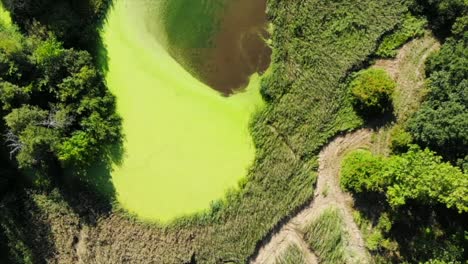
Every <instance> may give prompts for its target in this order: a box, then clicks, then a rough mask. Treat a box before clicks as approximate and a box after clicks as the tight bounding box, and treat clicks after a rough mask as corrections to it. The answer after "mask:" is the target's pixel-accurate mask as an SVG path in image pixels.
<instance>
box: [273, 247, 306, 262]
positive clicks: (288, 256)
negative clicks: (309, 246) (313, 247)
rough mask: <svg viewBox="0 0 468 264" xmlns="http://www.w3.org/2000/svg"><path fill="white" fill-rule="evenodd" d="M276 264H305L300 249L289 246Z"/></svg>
mask: <svg viewBox="0 0 468 264" xmlns="http://www.w3.org/2000/svg"><path fill="white" fill-rule="evenodd" d="M275 263H276V264H305V263H306V262H305V258H304V255H303V253H302V251H301V249H300V248H299V247H298V246H296V245H291V246H289V247H288V248H287V249H286V250H285V252H284V253H283V255H281V257H279V258H278V259H277V260H276V262H275Z"/></svg>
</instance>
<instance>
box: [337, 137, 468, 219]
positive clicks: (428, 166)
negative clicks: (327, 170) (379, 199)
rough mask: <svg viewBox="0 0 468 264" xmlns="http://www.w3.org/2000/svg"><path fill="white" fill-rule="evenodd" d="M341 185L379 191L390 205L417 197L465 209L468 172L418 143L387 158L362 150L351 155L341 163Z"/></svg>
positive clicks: (466, 204)
mask: <svg viewBox="0 0 468 264" xmlns="http://www.w3.org/2000/svg"><path fill="white" fill-rule="evenodd" d="M341 185H342V187H343V188H344V189H346V190H349V191H353V192H355V193H362V192H382V193H384V194H385V196H386V197H387V201H388V203H389V204H390V205H391V206H392V207H398V206H402V205H405V204H406V202H407V201H408V200H417V201H418V202H419V203H422V204H427V205H431V204H436V203H441V204H444V205H446V206H447V207H448V208H454V209H457V210H458V211H459V212H460V213H461V212H468V174H466V173H465V174H464V173H462V171H461V170H460V169H459V168H457V167H453V166H452V165H450V164H449V163H444V162H442V158H441V157H440V156H436V155H435V154H434V153H433V152H431V151H430V150H428V149H425V150H421V149H419V148H418V147H417V146H413V147H412V148H410V150H409V151H408V152H406V153H404V154H402V155H398V156H397V155H395V156H391V157H390V158H384V157H379V156H373V155H372V153H370V152H368V151H364V150H360V151H357V152H354V153H352V154H350V155H349V156H348V157H347V158H346V159H345V160H344V162H343V170H342V177H341Z"/></svg>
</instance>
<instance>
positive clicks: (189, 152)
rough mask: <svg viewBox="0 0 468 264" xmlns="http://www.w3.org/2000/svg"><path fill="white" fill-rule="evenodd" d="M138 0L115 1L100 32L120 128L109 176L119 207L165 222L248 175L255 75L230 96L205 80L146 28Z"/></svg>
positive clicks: (256, 99) (255, 101)
mask: <svg viewBox="0 0 468 264" xmlns="http://www.w3.org/2000/svg"><path fill="white" fill-rule="evenodd" d="M136 2H138V1H132V0H119V1H115V4H114V7H113V8H112V10H111V11H110V13H109V15H108V20H107V23H106V25H105V26H104V29H103V32H102V38H103V42H104V44H105V46H106V48H107V54H108V58H109V60H108V67H109V68H108V73H107V77H106V79H107V82H108V87H109V88H110V89H111V91H112V92H113V93H114V94H115V95H116V97H117V109H118V112H119V114H120V115H121V116H122V118H123V132H124V134H125V143H124V149H125V153H124V159H123V163H122V164H121V165H119V166H117V165H116V166H115V167H114V171H113V172H112V179H113V183H114V186H115V189H116V192H117V199H118V201H119V202H120V204H121V205H122V206H123V207H124V208H125V209H127V210H129V211H130V212H132V213H135V214H136V215H138V216H139V217H141V218H143V219H150V220H159V221H163V222H164V221H168V220H171V219H173V218H174V217H179V216H183V215H186V214H190V213H194V212H197V211H200V210H203V209H206V208H208V207H209V204H210V202H211V201H213V200H216V199H220V198H222V197H223V194H224V192H225V191H226V190H227V189H229V188H233V187H235V186H236V183H237V182H238V181H239V179H240V178H242V177H244V176H245V175H246V173H247V169H248V167H249V166H250V164H251V163H252V161H253V159H254V156H255V148H254V146H253V142H252V139H251V136H250V134H249V129H248V125H249V120H250V118H251V116H252V114H253V112H255V111H256V110H258V108H260V107H261V105H262V104H263V102H262V99H261V96H260V94H259V91H258V89H259V79H260V78H259V77H258V76H253V77H252V79H251V82H250V85H249V87H248V88H247V90H246V91H245V92H243V93H238V94H236V95H233V96H231V97H229V98H227V97H223V96H221V95H220V94H219V93H218V92H216V91H214V90H212V89H210V88H209V87H206V86H205V85H204V84H203V83H201V82H199V81H198V80H197V79H195V78H194V77H192V76H191V75H190V74H189V73H188V72H187V71H186V70H185V69H184V68H183V67H181V66H180V65H179V64H177V63H176V62H175V60H174V59H173V58H172V57H171V56H169V55H168V53H167V52H166V50H165V49H164V48H163V47H162V45H160V44H159V43H158V42H157V41H156V39H157V38H155V37H154V36H153V35H152V34H150V32H149V31H148V30H147V28H148V27H147V25H146V24H145V21H144V19H142V17H144V16H143V12H144V8H145V7H144V6H140V5H138V4H134V3H136ZM155 19H156V18H155Z"/></svg>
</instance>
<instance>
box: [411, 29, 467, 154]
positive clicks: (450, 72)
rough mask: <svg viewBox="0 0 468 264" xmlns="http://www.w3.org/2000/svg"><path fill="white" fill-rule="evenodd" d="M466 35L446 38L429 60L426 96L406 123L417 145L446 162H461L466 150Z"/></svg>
mask: <svg viewBox="0 0 468 264" xmlns="http://www.w3.org/2000/svg"><path fill="white" fill-rule="evenodd" d="M467 41H468V35H466V34H465V36H464V37H462V38H460V39H454V38H450V39H448V40H447V42H446V43H445V44H444V45H443V46H442V49H441V50H440V52H439V53H437V54H435V55H434V56H432V57H431V58H429V60H428V63H427V69H426V71H427V75H428V76H429V80H428V88H429V94H428V96H427V99H426V101H425V102H424V103H423V104H422V106H421V108H420V110H419V111H418V112H417V113H416V114H415V116H414V117H413V118H412V119H411V120H410V121H409V124H408V131H409V132H410V133H411V134H412V136H413V137H414V139H415V140H416V142H417V143H419V144H421V145H422V146H427V147H429V148H430V149H432V150H435V151H437V152H438V153H440V154H442V155H443V156H444V157H446V158H447V159H448V160H451V161H456V159H463V158H464V157H465V156H466V155H468V153H467V149H468V133H466V131H468V109H467V106H468V97H467V93H468V43H467Z"/></svg>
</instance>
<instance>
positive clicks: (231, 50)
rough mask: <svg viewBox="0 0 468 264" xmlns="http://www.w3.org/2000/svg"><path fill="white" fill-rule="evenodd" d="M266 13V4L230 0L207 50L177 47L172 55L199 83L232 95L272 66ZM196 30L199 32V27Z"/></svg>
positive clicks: (223, 10)
mask: <svg viewBox="0 0 468 264" xmlns="http://www.w3.org/2000/svg"><path fill="white" fill-rule="evenodd" d="M194 1H195V0H194ZM265 10H266V0H228V1H227V4H226V6H225V7H224V8H223V9H222V10H221V14H219V24H218V25H217V27H216V32H215V34H214V35H213V36H212V39H210V40H208V41H207V43H210V45H209V46H208V47H203V48H199V47H197V48H189V47H177V43H174V45H173V47H172V48H171V50H170V53H171V55H172V56H173V57H174V58H175V59H176V60H177V61H179V63H181V64H182V65H183V66H184V67H185V68H187V70H188V71H189V72H191V73H192V74H193V75H194V76H195V77H197V78H198V79H199V80H201V81H202V82H204V83H205V84H207V85H208V86H210V87H212V88H213V89H215V90H218V91H220V92H221V93H222V94H224V95H230V94H232V93H233V92H235V91H238V90H241V89H242V88H245V87H246V85H247V84H248V82H249V77H250V76H251V75H252V74H253V73H256V72H259V73H262V72H264V71H265V70H266V69H267V68H268V66H269V64H270V56H271V49H270V48H269V47H268V45H267V44H266V43H265V40H266V39H268V37H269V36H268V32H267V30H266V28H267V23H268V21H267V17H266V13H265ZM193 27H194V30H196V29H195V28H196V27H197V25H196V24H194V25H193ZM189 30H190V29H189ZM174 46H175V47H174Z"/></svg>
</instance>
